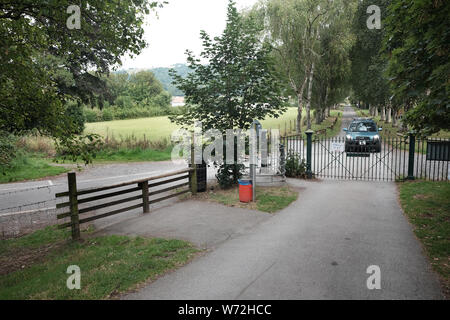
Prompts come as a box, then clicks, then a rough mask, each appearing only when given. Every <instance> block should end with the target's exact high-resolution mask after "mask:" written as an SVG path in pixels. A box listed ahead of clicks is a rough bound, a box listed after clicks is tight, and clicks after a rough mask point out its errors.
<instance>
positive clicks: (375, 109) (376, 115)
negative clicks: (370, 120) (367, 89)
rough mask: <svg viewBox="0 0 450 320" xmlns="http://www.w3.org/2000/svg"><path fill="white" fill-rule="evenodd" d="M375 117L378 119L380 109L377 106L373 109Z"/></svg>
mask: <svg viewBox="0 0 450 320" xmlns="http://www.w3.org/2000/svg"><path fill="white" fill-rule="evenodd" d="M373 116H374V117H378V107H377V106H375V107H373Z"/></svg>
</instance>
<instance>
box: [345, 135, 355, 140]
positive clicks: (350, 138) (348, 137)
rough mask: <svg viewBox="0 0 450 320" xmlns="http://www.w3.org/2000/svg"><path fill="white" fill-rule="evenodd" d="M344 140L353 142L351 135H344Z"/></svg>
mask: <svg viewBox="0 0 450 320" xmlns="http://www.w3.org/2000/svg"><path fill="white" fill-rule="evenodd" d="M345 138H346V139H347V140H353V138H352V136H351V135H349V134H348V135H346V136H345Z"/></svg>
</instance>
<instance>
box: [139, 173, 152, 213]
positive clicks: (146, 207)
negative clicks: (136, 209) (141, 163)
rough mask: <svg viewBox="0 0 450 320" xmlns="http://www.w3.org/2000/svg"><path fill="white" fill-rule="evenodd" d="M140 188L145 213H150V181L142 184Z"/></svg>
mask: <svg viewBox="0 0 450 320" xmlns="http://www.w3.org/2000/svg"><path fill="white" fill-rule="evenodd" d="M140 187H141V188H142V204H143V207H144V213H149V212H150V201H149V199H148V181H144V182H142V183H140Z"/></svg>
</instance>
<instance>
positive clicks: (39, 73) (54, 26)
mask: <svg viewBox="0 0 450 320" xmlns="http://www.w3.org/2000/svg"><path fill="white" fill-rule="evenodd" d="M77 4H78V5H79V8H80V15H79V16H78V17H79V20H80V25H79V28H78V27H76V28H74V29H69V28H68V19H69V18H70V16H71V13H67V12H68V8H69V7H70V6H71V5H73V1H71V0H48V1H39V0H20V1H7V2H4V1H3V2H1V3H0V47H1V50H0V61H2V63H1V64H0V130H6V131H10V132H21V131H24V130H29V129H33V128H37V129H38V130H40V131H41V132H43V133H46V134H50V135H53V136H59V137H61V136H65V135H66V133H67V128H68V126H67V123H66V121H64V120H65V118H64V105H65V101H66V100H67V99H69V98H70V99H74V98H75V99H80V100H82V101H89V100H90V99H93V98H95V97H96V96H99V95H103V94H105V90H104V88H105V85H104V83H103V82H102V81H101V79H100V77H99V75H100V74H106V73H108V72H109V70H110V68H111V67H112V66H115V65H117V64H120V62H121V57H122V56H123V55H124V54H126V53H131V54H138V53H139V52H140V51H141V50H142V49H143V48H144V47H145V45H146V43H145V41H144V40H143V32H144V30H143V28H142V26H143V22H144V16H145V14H146V13H149V12H150V10H152V9H153V8H155V7H156V6H157V5H158V3H157V2H154V1H147V0H125V1H124V0H112V1H102V0H89V1H87V0H81V1H77ZM69 12H70V11H69ZM74 19H75V20H76V19H77V17H74Z"/></svg>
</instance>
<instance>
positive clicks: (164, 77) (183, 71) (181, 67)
mask: <svg viewBox="0 0 450 320" xmlns="http://www.w3.org/2000/svg"><path fill="white" fill-rule="evenodd" d="M172 68H173V69H174V70H175V71H176V72H177V73H178V74H179V75H180V76H182V77H183V78H184V77H186V76H187V75H188V74H189V72H190V70H191V69H189V68H188V66H187V65H185V64H182V63H177V64H176V65H174V66H173V67H172ZM169 69H171V68H154V69H151V71H152V72H153V73H154V75H155V77H156V79H158V80H159V81H160V82H161V83H162V85H163V87H164V89H165V90H167V91H168V92H169V93H170V94H171V95H173V96H184V92H183V91H181V90H179V89H178V88H177V87H175V86H174V85H173V84H172V81H173V79H172V77H171V76H170V75H169Z"/></svg>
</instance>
